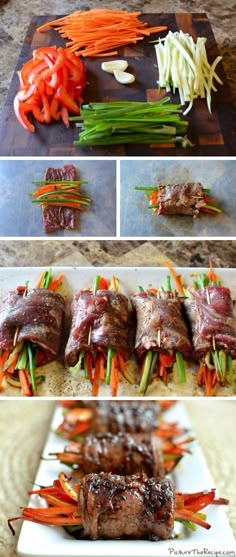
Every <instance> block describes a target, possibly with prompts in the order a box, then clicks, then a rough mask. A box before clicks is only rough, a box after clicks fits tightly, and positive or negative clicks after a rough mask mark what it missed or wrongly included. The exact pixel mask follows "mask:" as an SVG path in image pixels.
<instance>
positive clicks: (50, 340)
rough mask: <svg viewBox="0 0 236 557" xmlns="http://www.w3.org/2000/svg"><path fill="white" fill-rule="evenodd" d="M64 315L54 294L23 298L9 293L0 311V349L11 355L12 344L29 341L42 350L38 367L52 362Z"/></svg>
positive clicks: (40, 291) (32, 292)
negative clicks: (41, 360) (41, 358)
mask: <svg viewBox="0 0 236 557" xmlns="http://www.w3.org/2000/svg"><path fill="white" fill-rule="evenodd" d="M64 313H65V301H64V298H63V297H62V296H61V295H60V294H57V293H56V292H51V291H50V290H48V289H45V288H35V289H32V290H28V292H27V296H23V295H22V293H20V292H18V291H17V290H14V291H11V292H9V293H8V294H7V295H6V296H5V298H4V299H3V301H2V306H1V310H0V349H3V350H9V351H11V350H13V348H14V346H15V342H16V341H17V343H21V342H24V341H30V342H32V343H34V344H36V345H38V346H39V347H40V348H41V349H42V351H43V354H44V358H43V362H42V363H47V362H50V361H51V360H54V359H55V358H56V357H57V355H58V353H59V350H60V346H61V342H62V333H63V325H64ZM16 332H17V337H16Z"/></svg>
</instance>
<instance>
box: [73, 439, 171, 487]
mask: <svg viewBox="0 0 236 557" xmlns="http://www.w3.org/2000/svg"><path fill="white" fill-rule="evenodd" d="M65 452H66V453H70V454H71V455H74V457H75V458H74V464H79V465H80V466H81V468H82V469H83V471H84V473H85V474H90V473H99V472H112V473H113V474H120V475H121V476H125V475H129V474H136V473H137V472H144V473H145V474H146V475H147V476H148V477H155V478H157V477H163V476H164V467H163V455H162V449H161V441H160V439H158V437H157V436H156V435H150V434H142V433H138V434H137V433H136V434H132V435H131V434H130V433H118V434H116V435H114V434H112V433H97V434H96V435H93V434H90V435H86V437H84V439H83V440H82V441H81V442H79V443H74V442H72V443H70V444H69V445H68V446H67V447H66V449H65Z"/></svg>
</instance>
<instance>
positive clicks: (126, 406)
mask: <svg viewBox="0 0 236 557" xmlns="http://www.w3.org/2000/svg"><path fill="white" fill-rule="evenodd" d="M159 415H160V407H158V405H157V403H156V402H155V401H153V400H149V401H140V400H129V401H128V402H126V401H116V402H113V401H105V400H104V401H102V400H100V401H97V402H96V410H94V415H93V420H92V424H91V431H92V432H93V433H106V432H107V431H109V432H110V433H120V432H127V433H150V432H152V431H155V430H156V429H157V427H158V423H159Z"/></svg>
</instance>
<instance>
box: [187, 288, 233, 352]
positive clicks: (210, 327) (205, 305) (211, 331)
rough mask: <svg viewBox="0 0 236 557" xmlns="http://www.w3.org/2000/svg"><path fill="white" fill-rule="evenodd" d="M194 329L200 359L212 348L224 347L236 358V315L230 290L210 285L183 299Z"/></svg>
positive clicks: (195, 345)
mask: <svg viewBox="0 0 236 557" xmlns="http://www.w3.org/2000/svg"><path fill="white" fill-rule="evenodd" d="M183 304H184V307H185V310H186V313H187V317H188V320H189V325H190V328H191V332H192V343H193V356H194V357H195V358H196V359H197V360H199V359H200V358H201V357H202V356H203V355H205V354H206V352H208V351H209V350H213V337H214V340H215V346H216V348H224V349H225V350H226V352H228V353H229V354H231V355H232V357H233V358H236V316H235V312H234V306H233V301H232V298H231V294H230V290H229V289H228V288H225V287H224V286H207V287H206V288H205V289H204V290H196V292H194V297H193V298H187V299H186V300H184V301H183Z"/></svg>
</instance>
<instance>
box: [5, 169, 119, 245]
mask: <svg viewBox="0 0 236 557" xmlns="http://www.w3.org/2000/svg"><path fill="white" fill-rule="evenodd" d="M71 162H72V163H73V164H74V166H75V168H76V169H77V171H78V176H79V179H80V180H85V181H87V182H88V183H87V184H84V185H82V186H81V188H80V191H81V192H82V193H83V194H84V195H86V196H88V197H89V198H90V199H91V205H90V207H89V208H88V210H87V211H85V212H79V211H77V217H76V230H63V231H60V232H56V233H54V234H46V233H45V232H44V229H43V219H42V211H41V207H40V206H39V205H37V204H32V202H31V199H32V198H31V197H30V196H29V192H30V191H34V189H35V188H36V186H34V185H33V184H32V180H42V179H43V177H44V174H45V171H46V168H48V167H49V166H50V167H53V168H58V167H62V166H63V165H66V164H68V163H69V164H70V163H71ZM0 180H1V198H0V211H1V215H2V218H1V221H0V236H45V237H49V238H50V237H52V236H65V237H71V236H73V237H76V236H86V237H94V236H95V237H99V238H100V237H115V236H116V162H115V161H113V160H106V161H104V160H89V161H88V160H73V161H68V160H60V161H58V160H50V161H48V160H41V159H40V160H33V161H32V160H24V161H19V160H18V161H16V160H12V159H8V160H0Z"/></svg>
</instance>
